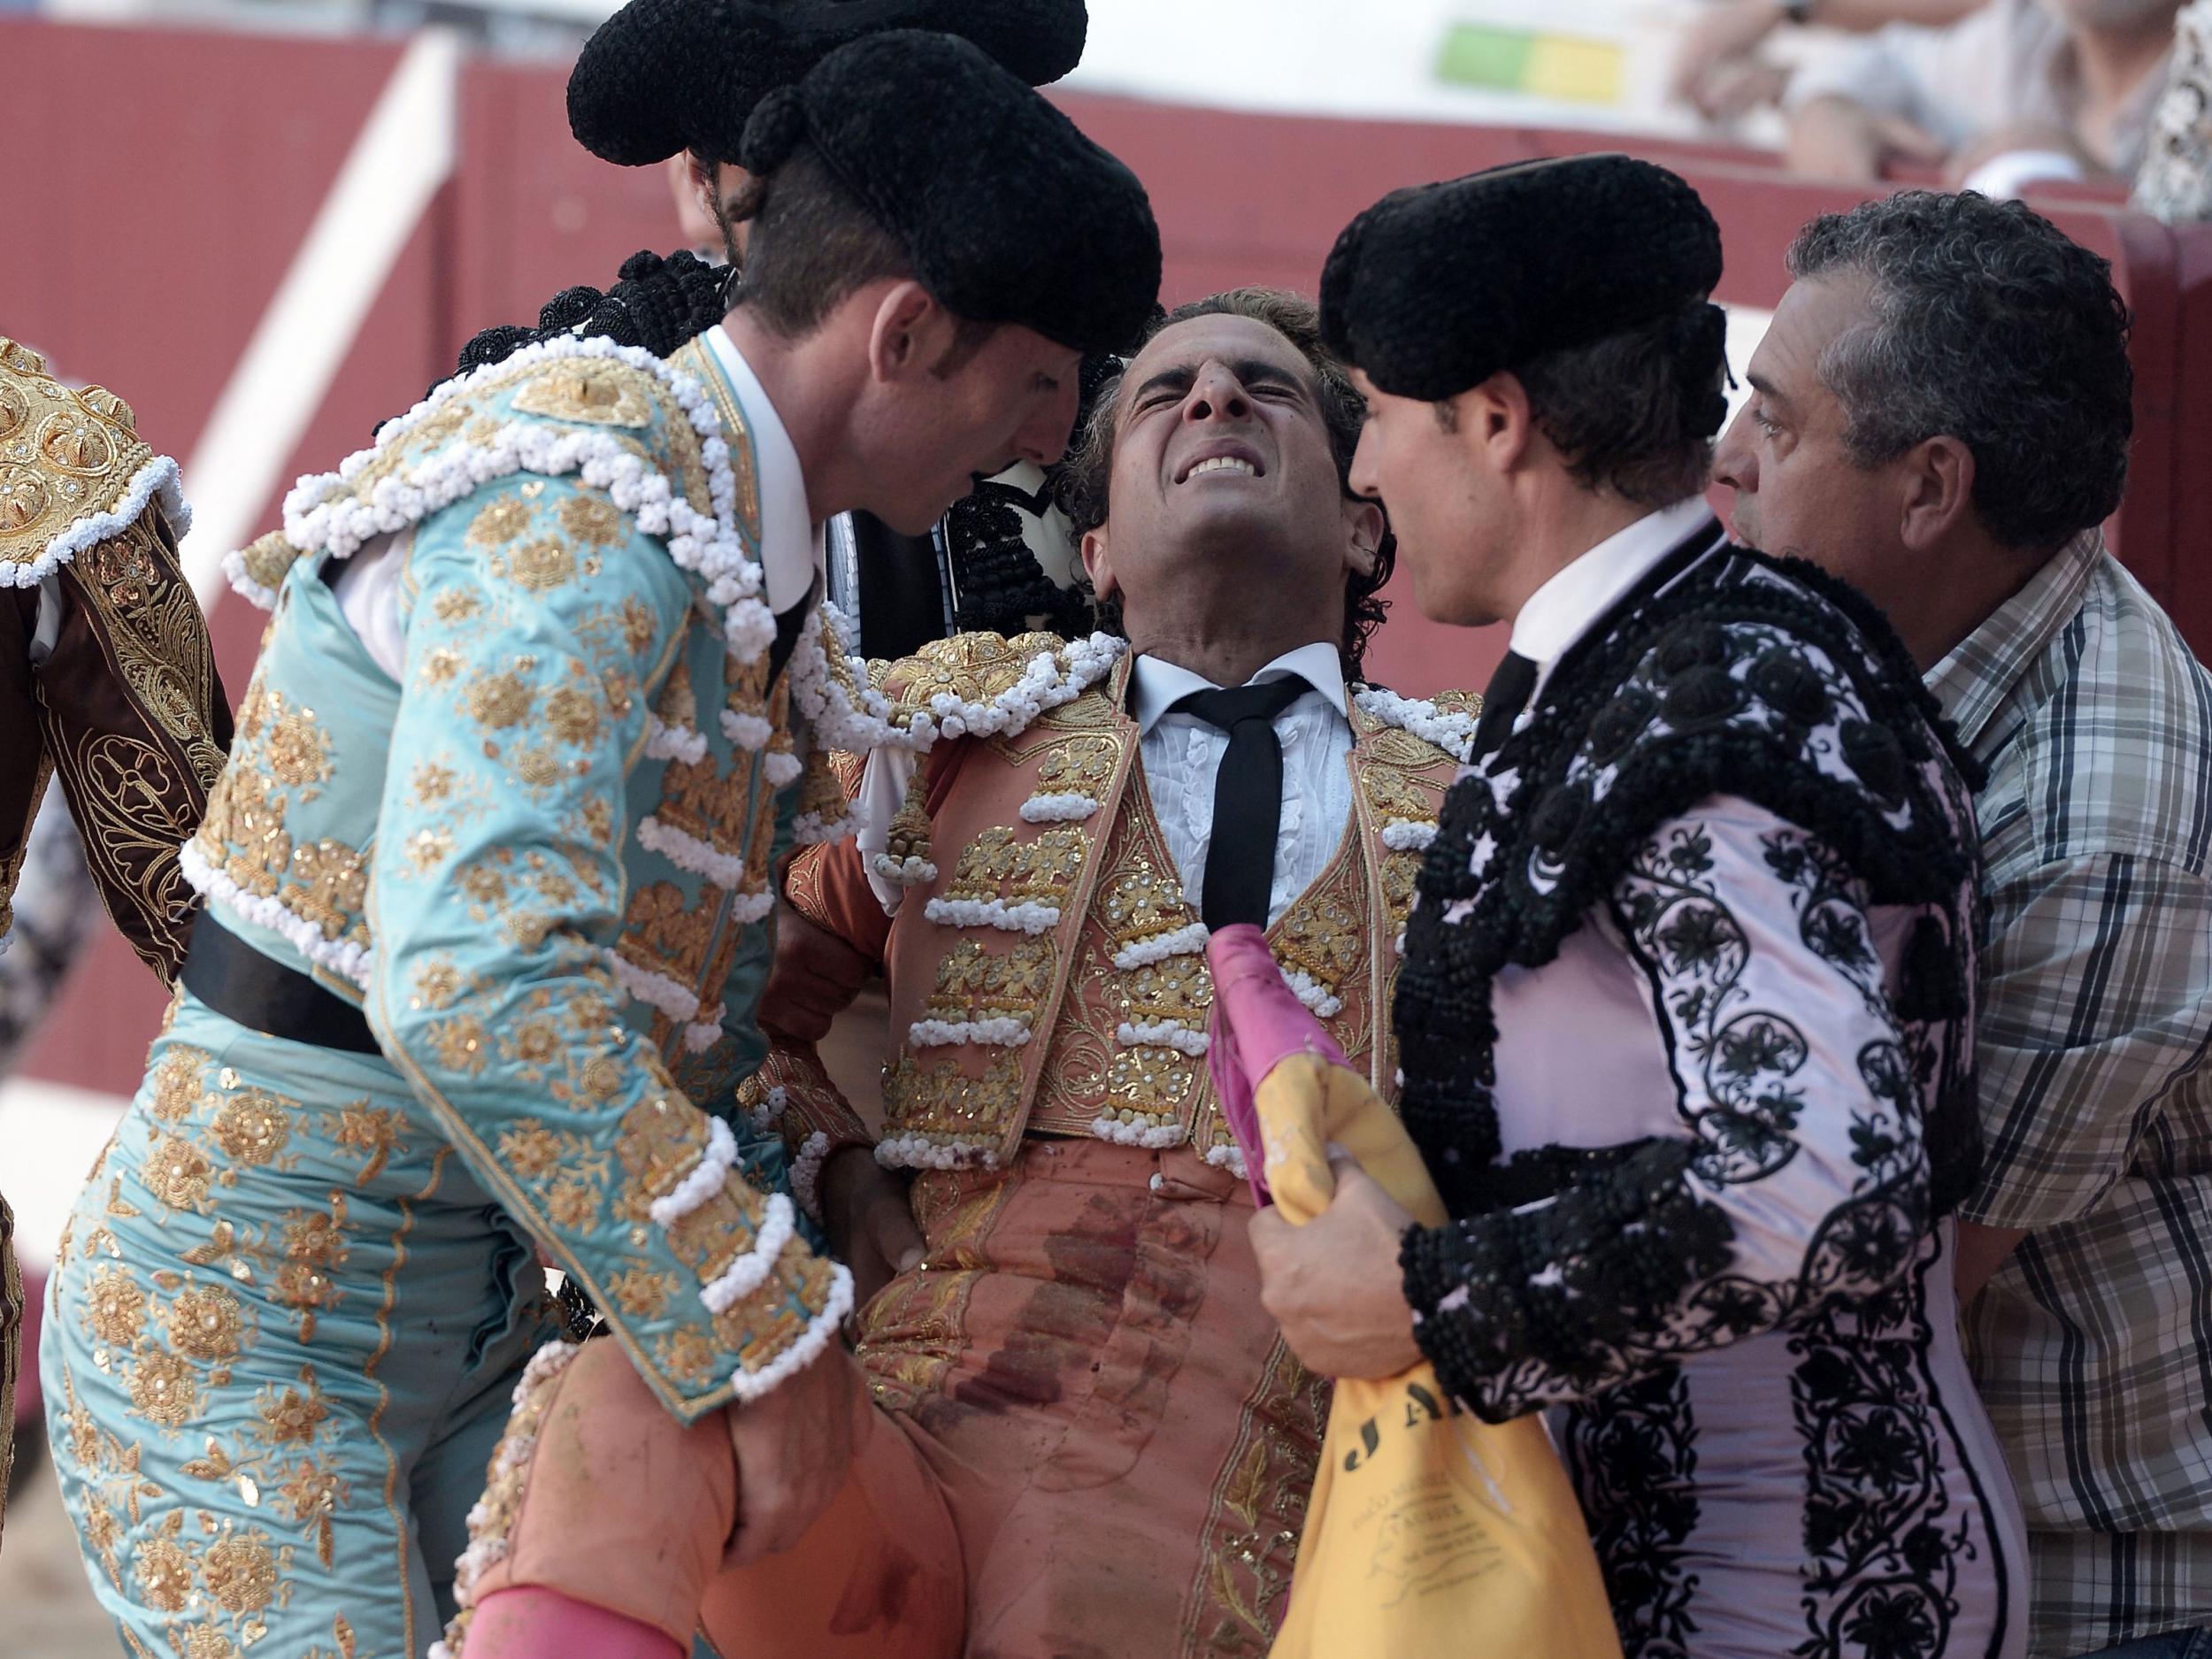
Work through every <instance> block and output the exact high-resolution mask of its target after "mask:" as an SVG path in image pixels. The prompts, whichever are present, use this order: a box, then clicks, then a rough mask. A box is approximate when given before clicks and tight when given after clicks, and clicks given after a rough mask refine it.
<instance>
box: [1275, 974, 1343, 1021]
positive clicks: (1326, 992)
mask: <svg viewBox="0 0 2212 1659" xmlns="http://www.w3.org/2000/svg"><path fill="white" fill-rule="evenodd" d="M1278 965H1280V964H1278ZM1283 980H1284V982H1285V983H1286V984H1287V985H1288V986H1289V987H1290V988H1291V990H1292V992H1293V993H1294V995H1296V996H1297V998H1298V1000H1299V1001H1300V1002H1303V1003H1304V1004H1305V1005H1306V1006H1307V1008H1308V1009H1310V1010H1312V1012H1313V1014H1314V1016H1315V1017H1316V1018H1319V1019H1332V1018H1335V1016H1337V1015H1338V1014H1340V1013H1341V1012H1343V1010H1344V999H1343V998H1342V997H1340V996H1339V995H1337V994H1336V993H1335V992H1334V991H1333V990H1331V989H1330V988H1329V987H1327V986H1325V985H1324V984H1322V983H1321V981H1320V980H1318V979H1315V978H1314V977H1313V976H1312V975H1311V974H1310V973H1308V972H1306V971H1305V970H1304V969H1303V968H1284V969H1283Z"/></svg>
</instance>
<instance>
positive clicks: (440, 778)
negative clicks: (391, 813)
mask: <svg viewBox="0 0 2212 1659" xmlns="http://www.w3.org/2000/svg"><path fill="white" fill-rule="evenodd" d="M412 787H413V789H414V794H415V804H416V805H417V806H428V805H429V804H430V803H432V802H434V801H445V800H449V799H450V798H451V797H452V795H453V768H452V767H450V766H441V765H439V764H437V763H436V762H435V761H429V760H426V761H424V762H423V763H422V764H420V765H419V766H417V767H416V768H415V776H414V780H413V785H412Z"/></svg>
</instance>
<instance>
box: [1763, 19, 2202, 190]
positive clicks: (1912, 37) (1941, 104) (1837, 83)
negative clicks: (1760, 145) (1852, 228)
mask: <svg viewBox="0 0 2212 1659" xmlns="http://www.w3.org/2000/svg"><path fill="white" fill-rule="evenodd" d="M2180 4H2181V0H1989V4H1986V5H1985V6H1983V7H1982V8H1981V10H1979V11H1978V12H1973V13H1972V14H1971V15H1970V16H1967V17H1964V18H1962V19H1959V21H1957V22H1955V23H1954V24H1952V25H1951V26H1950V27H1947V28H1941V29H1931V28H1923V27H1914V26H1911V25H1908V24H1893V25H1891V26H1890V27H1887V28H1885V29H1883V30H1882V31H1881V32H1880V33H1879V34H1878V35H1874V36H1873V37H1872V38H1871V39H1870V40H1868V41H1865V42H1862V43H1861V44H1859V45H1857V46H1855V47H1854V48H1853V49H1852V50H1849V51H1847V52H1845V53H1843V54H1841V55H1840V56H1839V57H1837V58H1833V59H1832V60H1830V61H1828V62H1825V63H1819V64H1813V65H1808V66H1807V67H1806V68H1804V69H1803V70H1801V71H1800V72H1799V73H1798V74H1797V75H1796V76H1795V77H1793V80H1792V81H1791V82H1790V86H1789V90H1788V92H1787V94H1786V96H1785V98H1784V101H1783V103H1784V108H1785V110H1786V111H1787V113H1788V116H1789V142H1788V155H1789V161H1790V165H1791V166H1793V167H1794V168H1795V169H1796V170H1797V171H1799V172H1800V173H1809V174H1811V175H1813V176H1815V177H1817V178H1824V179H1849V180H1865V179H1874V178H1878V177H1879V176H1880V175H1881V173H1882V172H1883V170H1884V168H1885V167H1886V165H1888V164H1889V163H1891V162H1893V161H1897V160H1905V161H1919V162H1935V163H1940V164H1941V165H1943V167H1944V170H1945V174H1946V177H1947V179H1948V180H1950V181H1952V182H1953V183H1955V184H1958V185H1962V186H1963V187H1964V188H1970V189H1976V190H1979V191H1981V192H1982V193H1983V194H1984V195H1987V196H2017V195H2018V194H2020V192H2021V190H2022V189H2023V188H2025V187H2026V186H2027V185H2028V184H2029V183H2031V182H2032V181H2035V180H2078V179H2100V178H2111V179H2117V180H2123V181H2125V180H2131V179H2132V178H2133V177H2134V176H2135V170H2136V168H2137V167H2138V166H2139V165H2141V163H2142V160H2143V151H2144V143H2145V135H2146V134H2147V130H2148V128H2149V124H2150V118H2151V111H2152V109H2153V107H2154V105H2155V104H2157V102H2158V97H2159V95H2160V93H2161V91H2162V89H2163V88H2164V87H2165V84H2166V65H2167V60H2168V58H2169V57H2170V54H2171V52H2172V50H2173V37H2174V14H2175V12H2177V11H2178V10H2179V9H2180Z"/></svg>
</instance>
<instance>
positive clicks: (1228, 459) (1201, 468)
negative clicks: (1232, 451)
mask: <svg viewBox="0 0 2212 1659" xmlns="http://www.w3.org/2000/svg"><path fill="white" fill-rule="evenodd" d="M1207 472H1241V473H1243V474H1244V475H1245V477H1247V478H1256V477H1258V476H1259V469H1258V468H1256V467H1255V466H1254V465H1252V464H1251V462H1249V461H1247V460H1244V459H1242V458H1241V457H1238V456H1233V455H1217V456H1216V457H1213V459H1212V460H1210V461H1201V462H1200V463H1199V464H1198V465H1196V466H1194V467H1193V468H1191V470H1190V471H1189V472H1186V473H1185V474H1183V476H1184V478H1185V479H1187V480H1188V479H1194V478H1197V477H1199V476H1201V475H1202V474H1203V473H1207Z"/></svg>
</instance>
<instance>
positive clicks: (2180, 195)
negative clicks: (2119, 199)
mask: <svg viewBox="0 0 2212 1659" xmlns="http://www.w3.org/2000/svg"><path fill="white" fill-rule="evenodd" d="M2134 205H2135V207H2136V208H2138V209H2139V211H2143V212H2146V213H2149V214H2152V215H2154V217H2156V218H2159V219H2164V220H2165V221H2166V222H2167V223H2168V224H2169V225H2180V224H2186V223H2189V222H2191V221H2193V220H2197V219H2212V0H2191V4H2188V5H2185V6H2184V7H2183V8H2182V9H2181V15H2180V16H2179V17H2177V18H2176V19H2174V59H2173V67H2172V69H2171V70H2170V71H2169V72H2168V74H2167V77H2166V92H2165V96H2163V97H2162V98H2161V99H2160V100H2159V104H2158V110H2157V112H2156V113H2155V114H2154V115H2153V116H2152V117H2151V135H2150V143H2149V147H2148V153H2147V155H2146V156H2145V157H2143V166H2142V170H2141V171H2140V172H2139V173H2137V174H2136V175H2135V199H2134Z"/></svg>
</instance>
